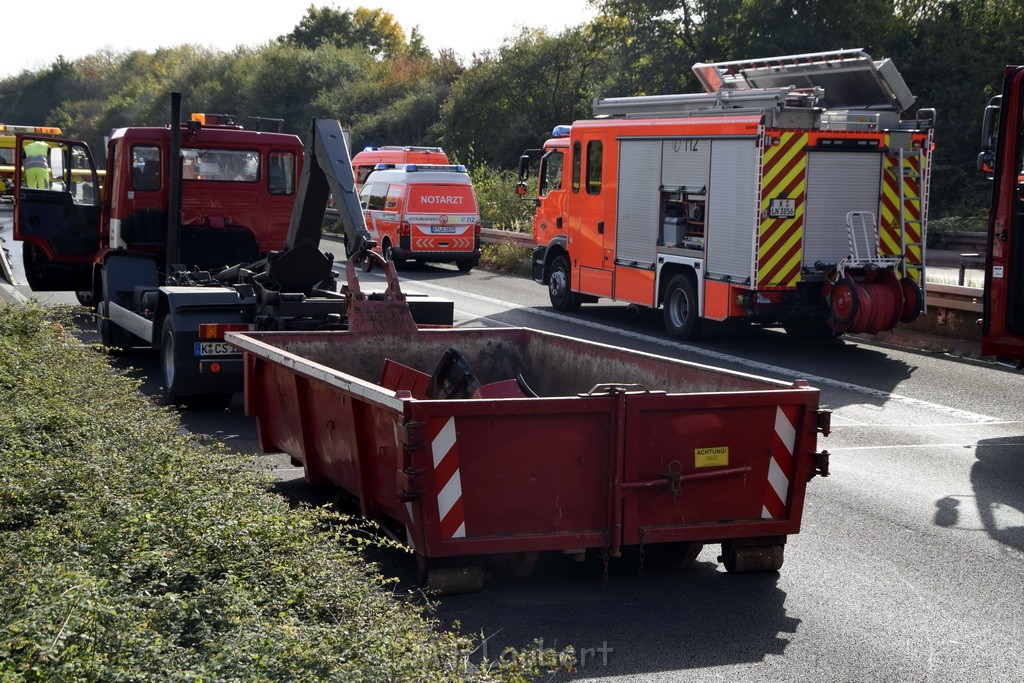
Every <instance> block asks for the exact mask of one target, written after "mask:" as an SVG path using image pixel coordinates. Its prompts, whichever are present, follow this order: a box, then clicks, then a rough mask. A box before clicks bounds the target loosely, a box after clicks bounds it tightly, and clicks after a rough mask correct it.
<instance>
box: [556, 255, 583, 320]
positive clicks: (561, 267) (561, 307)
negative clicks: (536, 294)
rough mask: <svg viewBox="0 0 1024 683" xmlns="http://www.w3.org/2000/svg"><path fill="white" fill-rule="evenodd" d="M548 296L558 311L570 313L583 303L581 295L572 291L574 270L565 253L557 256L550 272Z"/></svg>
mask: <svg viewBox="0 0 1024 683" xmlns="http://www.w3.org/2000/svg"><path fill="white" fill-rule="evenodd" d="M548 298H549V299H551V306H552V307H553V308H554V309H555V310H556V311H562V312H563V313H568V312H570V311H577V310H579V308H580V305H581V304H582V300H581V299H580V297H579V295H578V294H576V293H574V292H573V291H572V270H571V269H570V266H569V259H568V258H567V257H566V256H565V255H560V256H556V257H555V260H554V261H552V262H551V270H550V271H549V272H548Z"/></svg>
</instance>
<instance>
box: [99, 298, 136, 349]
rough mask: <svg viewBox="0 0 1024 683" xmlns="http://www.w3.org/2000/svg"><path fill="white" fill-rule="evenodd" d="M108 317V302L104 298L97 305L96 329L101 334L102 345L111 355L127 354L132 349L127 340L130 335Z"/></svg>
mask: <svg viewBox="0 0 1024 683" xmlns="http://www.w3.org/2000/svg"><path fill="white" fill-rule="evenodd" d="M107 315H108V313H107V300H106V297H104V298H103V300H102V301H99V302H98V303H97V304H96V329H97V331H98V332H99V333H100V343H101V344H103V346H104V347H106V349H107V350H108V351H109V352H110V353H113V354H117V355H119V354H123V353H127V352H128V350H129V349H130V348H131V344H130V343H129V342H128V340H127V337H128V333H127V332H125V331H124V330H122V329H121V328H120V327H118V326H117V323H114V322H111V320H110V318H108V317H107Z"/></svg>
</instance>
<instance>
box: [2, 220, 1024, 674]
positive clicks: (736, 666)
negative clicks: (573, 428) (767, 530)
mask: <svg viewBox="0 0 1024 683" xmlns="http://www.w3.org/2000/svg"><path fill="white" fill-rule="evenodd" d="M0 218H2V217H0ZM338 251H340V250H337V249H336V250H335V252H336V253H338ZM363 277H364V278H366V279H367V280H368V281H370V282H375V281H376V279H378V278H379V276H378V275H377V274H370V275H365V276H363ZM402 279H403V283H404V284H405V285H406V288H407V289H409V288H411V289H416V290H419V291H423V292H425V293H428V294H436V295H439V296H445V297H449V298H452V299H453V300H454V301H455V302H456V317H457V325H460V326H463V325H465V326H470V325H493V326H502V325H515V326H528V327H536V328H540V329H545V330H549V331H553V332H559V333H563V334H570V335H573V336H578V337H584V338H588V339H593V340H596V341H600V342H604V343H611V344H616V345H621V346H627V347H630V348H635V349H639V350H642V351H647V352H651V353H658V354H662V355H668V356H672V357H677V358H685V359H688V360H693V361H697V362H702V363H709V364H713V365H718V366H723V367H728V368H733V369H737V370H741V371H744V372H749V373H753V374H758V375H763V376H768V377H775V378H780V379H785V380H793V379H801V378H802V379H806V380H807V381H808V382H809V383H810V384H811V385H812V386H815V387H818V388H819V389H820V390H821V392H822V403H823V404H826V405H828V406H830V407H831V408H832V409H833V411H834V413H833V418H832V425H833V431H832V434H831V436H829V437H828V438H822V439H819V448H827V449H828V450H829V451H830V452H831V453H832V457H831V468H832V476H830V477H829V478H827V479H821V478H818V479H815V480H814V481H812V482H810V484H809V485H808V493H807V499H806V505H805V511H804V517H803V520H804V523H803V529H802V531H801V533H800V534H798V535H796V536H794V537H791V539H790V541H789V544H788V545H787V549H786V562H785V565H784V566H783V568H782V570H781V571H780V572H778V573H777V574H764V575H731V574H727V573H726V572H725V571H724V569H723V568H722V567H721V566H720V565H718V564H717V563H716V561H715V558H716V556H717V554H718V550H719V549H718V548H717V547H707V548H705V550H704V552H703V553H702V554H701V556H700V557H699V559H698V562H697V564H696V565H695V566H694V567H693V568H691V569H689V570H685V571H655V570H654V569H653V568H646V571H645V572H644V573H643V575H641V572H640V563H639V562H638V561H637V560H636V558H628V557H627V558H623V559H622V560H621V561H615V562H612V563H611V565H610V566H609V579H608V582H607V584H605V583H604V581H603V580H602V570H603V567H602V565H601V563H600V562H599V561H593V562H592V561H587V562H584V563H581V564H575V563H572V562H571V561H569V560H567V559H565V558H562V557H548V558H543V559H542V561H541V563H540V564H539V565H538V568H537V570H536V571H535V572H534V575H533V576H531V577H530V578H527V579H513V578H509V577H505V576H503V575H501V574H495V575H493V576H492V577H490V579H489V580H488V583H487V584H486V585H485V587H484V589H483V590H482V591H481V592H479V593H477V594H473V595H464V596H450V597H445V598H441V599H440V600H439V601H438V602H437V604H436V608H435V611H434V614H435V615H436V616H437V618H438V619H440V620H441V621H442V622H443V623H445V624H447V625H453V624H456V623H457V624H458V628H461V629H462V630H463V631H465V632H467V633H476V634H483V635H484V636H485V637H486V638H487V640H486V650H487V654H488V656H490V657H492V658H493V657H499V656H501V653H502V651H503V649H504V648H505V647H507V646H510V645H511V646H525V645H529V644H530V643H532V642H534V641H535V640H542V641H543V644H544V645H545V646H552V647H564V646H572V647H574V648H575V649H576V650H577V653H578V654H579V655H580V656H581V658H582V661H581V665H580V666H579V668H578V670H577V672H576V673H575V674H574V675H572V676H565V675H562V674H558V675H555V676H554V678H555V679H558V680H561V679H564V678H570V679H572V680H599V681H715V680H725V681H773V682H774V681H781V680H785V681H790V680H799V681H803V680H814V681H859V680H870V681H1016V680H1020V678H1021V674H1020V672H1021V671H1022V670H1024V653H1022V649H1021V642H1022V639H1024V624H1022V623H1021V622H1022V607H1021V605H1022V604H1024V580H1022V579H1024V467H1022V465H1024V421H1022V415H1021V412H1022V411H1021V405H1022V402H1021V400H1020V394H1021V390H1022V388H1024V377H1022V375H1021V374H1020V373H1014V372H1011V371H1009V370H1007V369H1006V368H1003V367H1001V366H997V365H992V364H988V363H980V362H965V361H962V360H956V359H953V358H951V357H949V356H945V355H928V354H920V353H915V352H910V351H903V350H898V349H891V348H885V347H881V346H877V345H871V344H867V343H864V342H862V341H859V340H850V339H844V340H841V341H836V342H832V343H824V344H812V343H804V342H799V341H794V340H793V338H791V337H787V336H786V335H785V334H784V333H781V332H775V331H767V330H753V331H746V332H737V331H735V330H729V329H714V330H711V331H709V332H708V333H707V334H706V335H705V336H704V338H703V339H702V340H701V341H699V342H697V343H680V342H675V341H672V340H669V339H667V338H666V337H665V335H664V332H663V330H662V328H661V323H660V318H659V316H658V315H656V314H651V313H650V312H646V313H643V312H640V313H633V312H630V311H629V310H628V309H627V308H626V307H625V306H622V305H618V304H607V305H605V304H602V305H594V306H584V307H583V310H582V311H581V312H579V313H575V314H570V315H564V314H559V313H556V312H554V311H553V310H552V309H551V308H550V307H549V306H548V303H547V296H546V292H545V290H544V288H543V287H541V286H539V285H536V284H534V283H532V282H530V281H529V280H526V279H522V278H510V277H507V276H503V275H499V274H495V273H490V272H486V271H481V270H474V271H473V272H472V273H469V274H461V273H458V272H457V271H456V270H455V269H454V268H453V267H448V266H437V267H433V266H423V267H416V268H412V269H409V270H407V271H405V272H403V273H402ZM71 300H72V301H73V297H71ZM117 362H118V363H120V364H125V365H126V366H130V367H135V368H137V370H135V372H138V373H139V374H140V376H142V377H144V378H147V381H146V383H145V384H144V386H143V391H145V392H147V393H152V394H155V393H156V391H157V390H158V384H159V380H158V379H155V375H156V374H157V366H156V358H155V355H154V354H151V353H136V354H133V355H132V356H130V357H128V358H126V359H118V361H117ZM183 419H184V422H185V425H186V427H187V428H188V429H190V430H192V431H194V432H196V433H200V434H205V435H209V437H210V438H214V439H217V440H219V441H222V442H223V443H225V444H227V445H228V446H230V447H233V448H237V449H238V450H241V451H243V452H252V453H254V454H255V453H256V452H257V450H258V447H257V444H256V443H255V437H254V430H253V425H252V424H251V422H250V420H249V418H246V417H245V416H244V415H243V414H242V409H241V401H240V397H236V399H235V402H234V403H233V404H232V406H231V408H230V409H229V410H228V411H223V412H216V413H213V412H200V411H194V412H188V413H185V414H183ZM259 462H260V464H261V466H265V467H268V468H276V470H275V471H276V473H277V476H278V478H279V480H280V485H279V488H280V490H281V491H282V493H284V494H285V495H288V496H292V497H295V498H297V499H303V500H308V501H313V502H320V501H324V500H329V499H330V497H331V492H330V491H329V490H328V489H324V488H312V487H309V486H308V485H307V484H305V482H304V481H303V480H302V478H301V471H300V470H296V469H294V468H292V467H291V466H290V463H289V462H288V459H287V457H285V456H281V455H279V454H271V455H263V456H259ZM373 559H374V560H376V561H379V562H381V565H382V567H383V569H384V571H385V572H387V573H389V574H392V575H395V576H397V577H398V578H399V579H400V581H401V583H400V584H399V585H400V589H405V588H409V587H411V579H412V576H413V573H414V570H413V567H412V560H411V558H409V557H408V556H403V555H399V554H395V553H388V552H381V553H379V554H377V555H375V556H374V557H373Z"/></svg>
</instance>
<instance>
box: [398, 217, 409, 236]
mask: <svg viewBox="0 0 1024 683" xmlns="http://www.w3.org/2000/svg"><path fill="white" fill-rule="evenodd" d="M398 234H399V236H401V237H408V236H409V235H411V234H412V226H411V225H409V221H402V222H401V223H400V224H399V225H398Z"/></svg>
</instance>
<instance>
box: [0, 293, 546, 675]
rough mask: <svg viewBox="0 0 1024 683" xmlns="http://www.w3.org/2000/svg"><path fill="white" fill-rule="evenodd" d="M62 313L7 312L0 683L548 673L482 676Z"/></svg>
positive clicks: (321, 513) (331, 532)
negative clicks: (76, 331)
mask: <svg viewBox="0 0 1024 683" xmlns="http://www.w3.org/2000/svg"><path fill="white" fill-rule="evenodd" d="M53 316H54V313H53V312H52V311H47V310H44V309H42V308H41V307H39V306H37V305H29V306H26V307H17V306H7V307H4V308H3V309H0V405H2V406H3V410H0V577H2V578H0V680H4V681H17V680H25V681H56V680H64V681H73V680H74V681H79V680H89V681H141V680H161V681H178V680H180V681H185V680H188V681H211V680H216V681H233V680H237V681H240V680H245V681H262V680H275V681H412V680H417V681H428V680H429V681H460V680H473V681H477V680H526V677H527V676H528V675H532V674H531V673H530V672H531V671H533V672H535V671H536V670H537V669H538V666H540V665H543V664H545V663H546V662H548V661H555V660H553V659H544V658H542V657H538V656H531V657H530V658H527V659H523V658H521V657H520V658H518V660H517V657H512V656H508V655H505V656H504V657H503V660H504V661H506V662H507V664H505V665H495V666H493V667H489V668H488V667H485V668H480V667H479V666H474V665H473V664H471V663H470V661H469V653H470V652H472V650H473V648H474V647H475V643H474V642H471V641H470V640H467V639H465V638H462V637H460V636H457V635H455V634H452V633H449V632H445V631H441V630H437V629H436V624H434V623H432V622H431V621H430V620H429V619H427V618H425V617H424V616H423V615H422V612H421V610H420V608H418V607H417V606H416V605H414V604H413V603H412V602H411V601H410V600H408V599H406V600H402V599H396V597H395V596H394V595H393V594H392V592H390V590H393V586H389V584H388V582H387V581H385V580H384V579H383V578H382V577H381V576H379V575H378V574H377V573H376V571H375V569H374V567H373V566H372V565H368V564H365V563H364V562H363V561H362V560H361V559H360V558H359V555H358V554H357V552H356V550H355V549H354V548H355V547H356V546H358V545H359V543H358V542H357V541H358V540H363V541H364V542H365V539H359V538H354V537H353V533H354V531H353V527H352V526H351V525H348V524H339V519H338V518H337V516H336V515H332V514H330V513H329V512H327V511H325V510H311V509H290V508H289V507H288V505H287V503H286V502H285V501H284V500H283V499H282V498H280V497H279V496H276V495H274V494H273V493H271V492H270V491H269V490H268V480H267V479H266V478H265V476H264V475H262V474H261V473H259V472H256V471H254V469H253V467H252V462H251V460H250V459H249V458H246V457H244V456H241V455H234V454H231V453H228V452H226V449H224V448H223V447H218V446H211V445H204V444H201V443H197V442H196V440H195V439H194V438H193V437H191V436H188V435H186V434H184V433H183V432H182V430H181V428H180V423H179V421H178V418H177V416H176V414H175V413H174V412H172V411H170V410H168V409H161V408H158V407H156V406H154V405H152V404H151V403H149V402H148V401H146V400H145V399H144V398H143V397H142V396H141V394H140V393H139V392H138V391H137V386H138V382H137V381H135V380H133V379H130V378H128V377H126V376H124V375H122V374H119V373H117V372H115V371H113V370H111V368H110V367H109V365H108V364H107V361H106V357H105V356H104V355H103V354H101V353H98V352H96V351H95V350H93V349H91V348H88V347H83V346H81V345H80V344H78V343H77V342H76V340H75V338H74V337H73V336H71V335H68V334H67V333H66V332H65V328H62V327H61V326H60V325H57V324H55V323H53V322H51V321H52V320H53V319H54V317H53ZM63 319H64V320H65V325H66V324H67V320H68V319H69V315H67V314H65V315H63ZM520 654H523V653H520ZM537 654H538V653H533V655H537Z"/></svg>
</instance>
